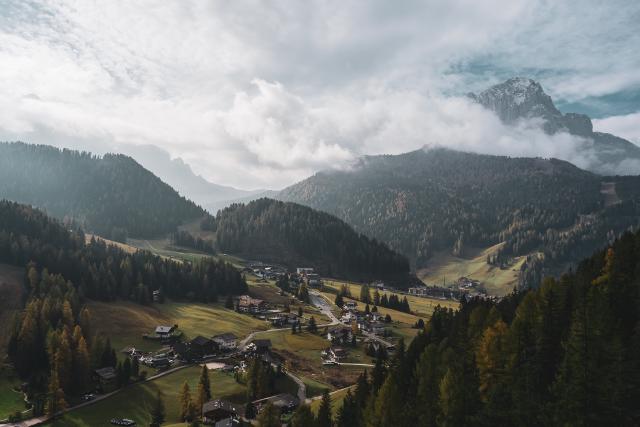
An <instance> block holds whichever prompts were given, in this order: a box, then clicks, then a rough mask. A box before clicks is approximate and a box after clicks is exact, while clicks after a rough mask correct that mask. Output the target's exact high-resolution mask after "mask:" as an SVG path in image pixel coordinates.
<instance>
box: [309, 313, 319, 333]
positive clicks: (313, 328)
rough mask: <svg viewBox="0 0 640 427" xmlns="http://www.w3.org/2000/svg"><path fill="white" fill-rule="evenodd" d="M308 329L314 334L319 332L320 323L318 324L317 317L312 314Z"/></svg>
mask: <svg viewBox="0 0 640 427" xmlns="http://www.w3.org/2000/svg"><path fill="white" fill-rule="evenodd" d="M307 330H308V331H309V332H311V333H312V334H315V333H316V332H318V325H316V319H315V318H314V317H313V316H311V318H310V319H309V324H308V325H307Z"/></svg>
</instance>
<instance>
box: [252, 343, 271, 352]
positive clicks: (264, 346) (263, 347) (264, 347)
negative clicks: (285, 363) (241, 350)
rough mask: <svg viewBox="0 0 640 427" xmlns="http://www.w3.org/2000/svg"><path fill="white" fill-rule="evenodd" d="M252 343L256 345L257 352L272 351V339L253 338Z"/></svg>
mask: <svg viewBox="0 0 640 427" xmlns="http://www.w3.org/2000/svg"><path fill="white" fill-rule="evenodd" d="M252 344H253V345H255V346H256V353H258V354H262V353H268V352H270V351H271V340H265V339H259V340H253V341H252Z"/></svg>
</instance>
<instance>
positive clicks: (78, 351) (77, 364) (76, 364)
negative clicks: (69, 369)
mask: <svg viewBox="0 0 640 427" xmlns="http://www.w3.org/2000/svg"><path fill="white" fill-rule="evenodd" d="M89 372H90V365H89V350H88V349H87V342H86V341H85V339H84V337H83V336H80V340H79V342H78V345H77V346H76V348H75V350H74V352H73V382H72V383H73V385H74V387H73V388H74V390H75V391H80V392H82V391H84V390H85V389H86V388H87V386H88V384H89Z"/></svg>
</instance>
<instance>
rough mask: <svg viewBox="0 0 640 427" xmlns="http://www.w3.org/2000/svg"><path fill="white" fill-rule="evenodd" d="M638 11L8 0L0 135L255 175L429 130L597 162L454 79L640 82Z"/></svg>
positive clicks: (334, 159) (282, 180)
mask: <svg viewBox="0 0 640 427" xmlns="http://www.w3.org/2000/svg"><path fill="white" fill-rule="evenodd" d="M639 14H640V5H638V4H635V3H633V2H631V3H629V2H622V1H620V2H605V3H602V2H596V1H595V0H593V1H588V2H587V3H583V4H581V6H580V7H579V8H578V7H576V6H575V4H574V3H573V2H569V1H561V2H552V3H549V2H529V1H525V0H514V1H510V2H504V1H498V0H492V1H488V2H477V1H472V0H456V1H451V2H446V3H443V2H436V1H426V2H423V1H418V0H415V1H414V0H409V1H403V2H388V1H382V0H379V1H378V0H376V1H370V2H360V1H337V0H332V1H320V0H317V1H308V2H301V3H295V2H294V3H292V2H288V1H274V2H269V4H268V5H267V4H263V3H255V2H244V1H233V2H222V1H221V2H190V1H162V2H155V1H141V2H126V1H109V2H98V3H87V2H83V1H74V0H61V1H56V2H45V1H33V2H21V1H17V0H16V1H8V2H5V4H3V7H2V10H0V64H2V66H0V139H22V140H25V141H30V142H38V143H55V144H59V145H71V146H74V147H76V148H89V149H91V150H94V151H97V152H101V151H109V150H113V149H114V147H117V146H121V145H123V144H139V145H145V144H154V145H156V146H158V147H161V148H162V149H164V150H166V151H168V152H169V153H170V154H171V155H172V156H174V157H181V158H182V159H184V161H186V162H188V163H189V164H190V165H191V166H192V167H193V169H194V170H195V171H196V172H197V173H199V174H201V175H203V176H204V177H206V178H208V179H210V180H212V181H213V182H218V183H221V184H231V185H236V186H240V187H245V188H247V187H272V188H278V187H282V186H285V185H287V184H290V183H291V182H293V181H295V180H298V179H301V178H304V177H305V176H306V175H309V174H311V173H313V172H315V171H316V170H318V169H322V168H326V167H341V166H342V165H344V164H348V163H349V162H350V161H352V160H353V159H354V158H355V157H357V156H360V155H362V154H380V153H398V152H402V151H408V150H412V149H417V148H419V147H421V146H423V145H424V144H432V143H439V144H449V145H451V146H455V147H460V148H466V149H468V150H473V151H479V152H491V153H494V152H508V153H511V154H512V155H545V156H546V155H553V156H555V157H563V156H564V157H563V158H571V159H574V161H575V162H577V163H579V164H588V162H589V161H590V159H589V158H588V157H589V156H588V155H587V156H576V155H575V152H576V150H574V148H575V146H576V144H582V142H581V141H576V140H574V139H572V138H570V137H566V136H560V135H559V136H555V137H553V138H550V137H547V136H545V135H543V134H540V133H539V132H538V131H537V130H535V126H533V127H532V126H531V125H530V124H527V125H523V126H522V127H520V128H516V129H508V128H505V127H504V126H502V125H501V124H500V123H496V121H495V118H493V117H491V116H487V114H486V112H482V111H479V110H478V108H477V106H473V105H468V103H467V102H466V101H465V100H464V99H461V98H458V97H457V96H458V95H460V94H463V93H466V92H468V91H471V90H473V91H477V90H478V89H481V88H484V87H486V86H488V85H489V84H492V83H495V82H496V81H497V80H499V79H502V78H503V77H506V76H509V75H514V74H518V75H521V74H526V75H532V76H534V77H539V78H540V79H541V80H542V83H543V85H544V86H545V88H549V89H550V92H551V94H552V95H554V96H557V97H560V98H563V99H565V100H568V101H572V100H579V99H581V97H589V96H603V95H606V94H608V93H612V92H616V91H617V92H619V91H624V90H627V89H629V88H637V87H640V80H639V79H640V78H639V77H638V73H637V72H636V70H637V69H638V68H640V55H638V53H637V46H638V45H640V33H639V32H638V31H635V29H636V28H637V24H636V23H637V22H638V21H639V20H640V16H639ZM605 18H606V19H605ZM612 52H613V53H615V60H612V59H611V56H612ZM465 115H467V117H463V116H465ZM611 123H614V122H613V121H612V122H611ZM603 126H606V123H605V122H603ZM621 126H622V125H619V127H620V128H621ZM629 126H633V124H631V125H629ZM625 135H626V134H625ZM636 135H637V133H636ZM554 138H555V139H554ZM636 141H637V137H636ZM505 150H506V151H505ZM536 150H539V151H536ZM580 162H582V163H580Z"/></svg>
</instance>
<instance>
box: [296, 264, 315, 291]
mask: <svg viewBox="0 0 640 427" xmlns="http://www.w3.org/2000/svg"><path fill="white" fill-rule="evenodd" d="M294 279H295V280H296V281H297V282H298V283H303V282H304V283H306V284H307V286H309V287H311V288H320V287H322V279H321V278H320V275H319V274H317V273H316V272H315V271H314V269H313V268H311V267H298V268H296V275H295V277H294Z"/></svg>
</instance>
